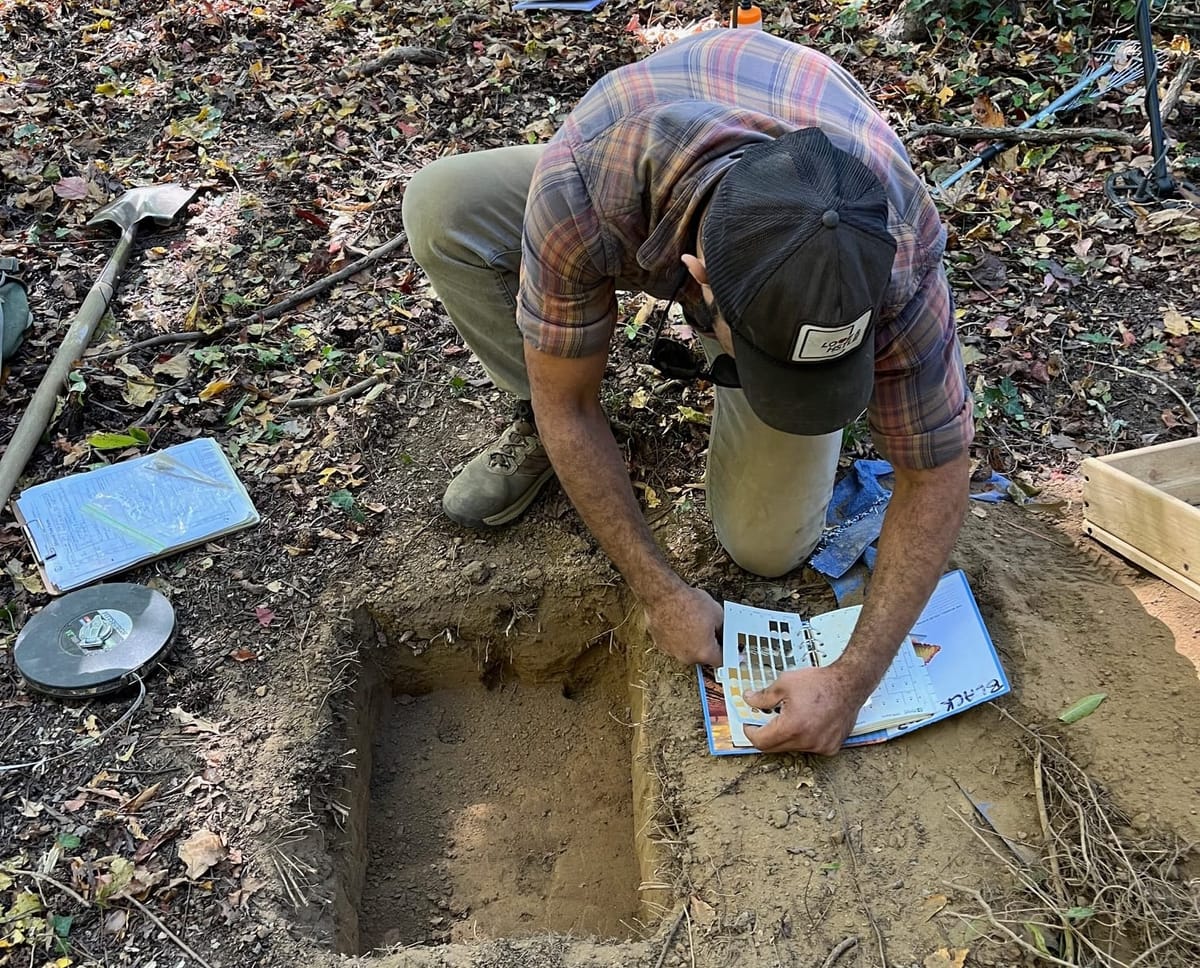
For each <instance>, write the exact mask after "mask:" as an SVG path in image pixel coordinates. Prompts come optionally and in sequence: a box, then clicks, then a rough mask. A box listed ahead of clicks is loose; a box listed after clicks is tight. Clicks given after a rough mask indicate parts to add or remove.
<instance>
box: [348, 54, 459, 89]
mask: <svg viewBox="0 0 1200 968" xmlns="http://www.w3.org/2000/svg"><path fill="white" fill-rule="evenodd" d="M445 59H446V55H445V54H443V53H442V52H441V51H440V50H434V49H433V48H432V47H393V48H392V49H391V50H386V51H384V52H383V53H382V54H380V55H379V56H378V57H375V58H372V59H371V60H356V61H351V62H350V63H349V64H347V65H346V66H345V67H343V68H342V69H341V70H340V71H338V72H337V74H336V75H335V76H336V77H337V79H338V80H339V81H348V80H350V78H352V77H370V76H371V75H372V74H378V73H379V72H380V71H382V70H386V69H387V68H389V67H394V66H395V65H396V64H419V65H420V66H421V67H436V66H437V65H438V64H440V63H442V62H443V61H444V60H445Z"/></svg>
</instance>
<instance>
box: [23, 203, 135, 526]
mask: <svg viewBox="0 0 1200 968" xmlns="http://www.w3.org/2000/svg"><path fill="white" fill-rule="evenodd" d="M136 234H137V225H136V224H134V225H130V226H127V227H126V228H125V229H123V230H122V232H121V240H120V241H119V242H118V243H117V247H116V248H115V249H113V253H112V255H110V256H109V257H108V262H107V263H105V265H104V271H103V272H102V273H100V278H99V279H97V280H96V281H95V283H93V285H92V288H91V289H90V290H89V291H88V294H87V297H86V298H85V299H84V301H83V305H82V306H80V307H79V311H78V312H77V313H76V314H75V319H74V320H73V321H72V322H71V326H70V328H69V329H68V330H67V335H66V336H65V337H63V341H62V345H60V346H59V348H58V351H57V352H56V353H55V354H54V359H52V360H51V361H50V366H49V367H47V368H46V372H45V374H44V375H43V376H42V381H41V383H39V384H38V387H37V389H36V390H35V391H34V393H33V397H32V398H31V399H30V401H29V403H28V404H27V405H26V407H25V413H24V414H23V415H22V416H21V422H20V423H19V424H17V429H16V430H15V431H13V435H12V440H10V441H9V442H8V447H7V448H5V450H4V456H3V457H2V458H0V508H3V507H4V505H5V504H7V503H8V499H9V497H11V496H12V492H13V488H14V487H16V484H17V479H18V478H19V477H20V476H21V473H22V472H23V471H24V470H25V465H26V464H27V463H28V462H29V458H30V457H31V456H32V455H33V452H34V450H35V448H36V447H37V444H38V441H39V440H41V437H42V434H44V433H45V432H46V428H47V427H49V426H50V419H51V418H52V417H53V416H54V404H55V401H56V400H57V399H58V394H59V391H60V390H61V389H62V388H63V386H64V385H65V384H66V382H67V376H68V374H70V372H71V367H72V366H74V365H75V361H76V360H78V359H79V358H80V357H81V356H83V354H84V351H85V350H86V349H87V348H88V344H90V343H91V341H92V336H93V335H95V332H96V325H97V324H98V323H99V322H100V320H101V319H102V318H103V317H104V311H105V310H106V309H108V304H109V303H110V302H111V301H112V297H113V289H114V287H115V286H116V282H117V277H118V276H120V274H121V270H122V269H124V268H125V263H126V262H128V261H129V252H130V249H132V248H133V239H134V236H135V235H136Z"/></svg>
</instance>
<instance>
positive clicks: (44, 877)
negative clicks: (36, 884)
mask: <svg viewBox="0 0 1200 968" xmlns="http://www.w3.org/2000/svg"><path fill="white" fill-rule="evenodd" d="M4 870H5V873H6V874H12V875H14V876H20V877H32V878H33V879H34V880H35V881H44V882H45V883H47V884H50V885H51V886H53V887H57V888H58V889H59V890H60V891H62V892H63V893H64V894H65V895H67V897H69V898H71V900H73V901H75V902H77V903H79V904H82V905H83V906H84V907H86V908H90V907H91V906H92V902H91V901H89V900H88V899H87V898H86V897H82V896H81V895H79V894H76V893H75V892H74V891H73V890H71V888H69V887H67V885H66V884H64V883H63V882H62V881H59V880H55V879H54V878H53V877H51V876H50V875H49V874H43V873H41V872H40V871H26V870H17V869H16V868H13V867H8V868H5V869H4Z"/></svg>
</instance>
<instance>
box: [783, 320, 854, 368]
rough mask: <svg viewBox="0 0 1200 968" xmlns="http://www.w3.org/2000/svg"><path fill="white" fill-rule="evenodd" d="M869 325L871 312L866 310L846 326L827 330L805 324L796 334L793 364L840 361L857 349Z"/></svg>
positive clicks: (822, 327)
mask: <svg viewBox="0 0 1200 968" xmlns="http://www.w3.org/2000/svg"><path fill="white" fill-rule="evenodd" d="M870 325H871V310H869V309H868V310H867V311H866V312H865V313H863V314H862V315H861V316H859V317H858V319H856V320H855V321H854V322H852V323H849V324H848V325H846V326H837V327H834V328H833V329H827V328H826V327H824V326H813V325H812V324H811V323H805V324H804V325H803V326H801V327H800V332H799V333H797V334H796V345H795V346H794V347H793V348H792V362H793V363H822V362H827V361H829V360H836V359H840V358H841V357H843V356H845V355H846V354H847V353H849V352H850V351H851V350H855V349H858V346H859V344H860V343H862V341H863V337H864V336H866V335H867V330H868V328H869V327H870Z"/></svg>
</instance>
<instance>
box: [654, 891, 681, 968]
mask: <svg viewBox="0 0 1200 968" xmlns="http://www.w3.org/2000/svg"><path fill="white" fill-rule="evenodd" d="M686 917H687V904H686V903H685V904H684V905H683V907H681V908H680V909H679V914H678V916H676V918H675V923H674V924H672V925H671V930H670V931H668V932H667V937H666V940H664V941H663V946H662V950H661V951H660V952H659V953H658V961H656V962H655V963H654V968H663V965H665V964H666V963H667V954H668V952H670V950H671V946H672V945H674V944H675V935H677V934H679V926H680V925H681V924H683V919H684V918H686Z"/></svg>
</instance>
